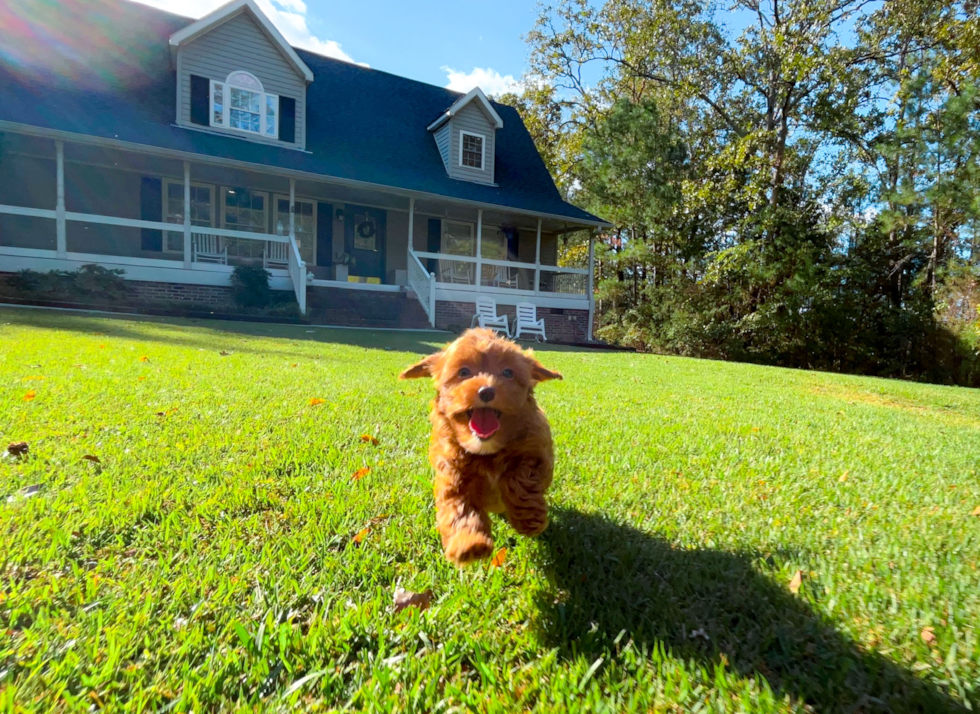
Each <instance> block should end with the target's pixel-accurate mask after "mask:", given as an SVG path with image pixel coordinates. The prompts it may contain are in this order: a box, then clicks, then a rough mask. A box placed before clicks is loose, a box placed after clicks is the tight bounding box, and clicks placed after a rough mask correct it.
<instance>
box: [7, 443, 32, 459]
mask: <svg viewBox="0 0 980 714" xmlns="http://www.w3.org/2000/svg"><path fill="white" fill-rule="evenodd" d="M30 450H31V447H30V446H28V445H27V442H26V441H15V442H13V443H12V444H7V453H8V454H10V455H11V456H16V457H17V458H21V457H24V456H27V452H29V451H30Z"/></svg>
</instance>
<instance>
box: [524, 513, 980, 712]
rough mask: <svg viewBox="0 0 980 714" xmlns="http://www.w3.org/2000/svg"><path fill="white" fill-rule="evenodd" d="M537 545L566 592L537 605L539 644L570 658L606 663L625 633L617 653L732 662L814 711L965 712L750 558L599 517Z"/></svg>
mask: <svg viewBox="0 0 980 714" xmlns="http://www.w3.org/2000/svg"><path fill="white" fill-rule="evenodd" d="M541 548H542V555H543V557H544V561H545V562H544V564H543V565H544V571H545V573H546V574H547V577H548V579H549V582H550V583H551V584H552V585H553V586H554V587H555V589H557V590H558V591H559V592H560V593H561V595H560V596H559V597H558V598H557V601H556V599H554V598H549V599H548V600H547V601H545V600H542V602H540V603H539V607H540V609H541V615H542V618H541V620H542V621H541V628H542V632H541V635H542V637H543V639H544V640H545V643H546V645H547V646H549V647H557V648H559V650H560V651H561V652H562V653H563V655H564V656H566V657H580V656H584V657H587V658H589V659H596V658H598V657H606V658H608V657H609V656H610V653H612V652H615V651H616V645H615V644H614V642H615V639H616V638H617V636H618V635H619V634H620V633H621V632H623V631H625V632H626V634H627V635H628V637H626V638H622V639H621V642H620V645H623V644H625V642H626V641H627V640H628V639H632V641H633V643H634V645H635V646H638V647H640V648H645V649H647V651H650V650H652V649H653V648H655V647H657V646H661V645H662V646H663V647H664V648H665V649H666V650H668V651H669V652H670V653H671V654H672V655H673V656H674V657H677V658H681V659H684V660H693V661H696V662H700V663H702V664H703V665H706V666H712V665H717V664H720V663H722V662H723V661H724V662H727V664H726V665H725V666H726V668H727V669H728V670H729V671H735V672H737V673H739V674H740V675H742V676H744V677H752V676H758V675H761V676H762V677H764V678H765V679H766V680H767V681H768V682H769V684H770V686H771V687H772V688H773V690H774V691H775V692H777V693H778V694H780V695H789V696H790V697H792V698H793V699H795V700H798V701H802V702H805V703H806V704H807V705H808V706H809V707H810V708H811V709H812V710H813V711H815V712H821V713H829V712H875V711H881V712H895V713H912V712H922V713H925V712H929V713H935V714H939V713H941V712H963V711H966V709H965V708H964V707H963V706H961V705H960V704H959V703H958V702H956V701H955V700H953V699H952V698H951V697H950V696H949V695H948V694H946V693H945V692H944V691H942V690H941V689H939V688H938V687H936V686H935V685H933V684H930V683H929V682H926V681H924V680H922V679H920V678H918V677H916V676H914V675H913V674H912V673H911V672H909V671H907V670H905V669H903V668H902V667H900V666H898V665H896V664H895V663H894V662H892V661H891V660H888V659H886V658H884V657H882V656H880V655H876V654H871V653H868V652H865V651H862V650H861V649H860V648H859V647H858V646H857V644H856V643H854V642H853V641H851V640H849V639H848V638H847V637H845V636H844V635H842V634H841V633H839V632H837V630H836V629H835V628H834V626H833V624H832V623H831V622H829V621H828V620H826V619H824V618H823V617H822V616H821V615H819V614H817V613H814V612H813V611H812V610H811V609H810V608H808V607H807V605H806V604H805V603H804V602H803V601H802V600H801V599H799V598H797V597H795V596H793V595H791V594H790V593H789V591H788V590H786V589H785V588H783V587H780V586H777V585H776V584H775V583H773V582H772V581H771V580H770V579H769V578H767V577H765V576H763V575H762V574H761V573H759V572H758V571H757V570H756V569H755V568H753V567H752V563H751V558H750V557H747V556H742V555H738V554H735V553H729V552H724V551H715V550H682V549H678V548H675V547H672V546H671V545H670V544H669V543H667V542H665V541H663V540H660V539H658V538H657V537H655V536H651V535H649V534H647V533H643V532H641V531H639V530H636V529H634V528H631V527H629V526H624V525H619V524H617V523H614V522H612V521H610V520H608V519H607V518H604V517H602V516H600V515H594V514H587V513H582V512H579V511H576V510H562V509H557V510H556V511H554V512H553V517H552V522H551V525H550V526H549V527H548V530H546V531H545V533H544V534H543V535H542V536H541ZM973 704H974V706H975V705H976V702H974V703H973ZM808 711H810V709H808Z"/></svg>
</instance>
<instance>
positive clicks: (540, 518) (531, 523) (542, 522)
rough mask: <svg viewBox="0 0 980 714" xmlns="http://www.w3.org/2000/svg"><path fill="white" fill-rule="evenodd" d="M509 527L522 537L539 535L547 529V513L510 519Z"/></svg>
mask: <svg viewBox="0 0 980 714" xmlns="http://www.w3.org/2000/svg"><path fill="white" fill-rule="evenodd" d="M510 525H511V526H512V527H513V528H514V530H515V531H517V532H518V533H519V534H520V535H522V536H536V535H541V533H543V532H544V530H545V528H547V527H548V512H547V511H542V512H541V513H535V514H534V515H530V516H523V517H521V518H514V517H513V516H511V517H510Z"/></svg>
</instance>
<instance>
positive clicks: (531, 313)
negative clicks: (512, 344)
mask: <svg viewBox="0 0 980 714" xmlns="http://www.w3.org/2000/svg"><path fill="white" fill-rule="evenodd" d="M524 333H527V334H529V335H534V339H535V340H540V341H542V342H547V341H548V338H547V337H546V336H545V334H544V318H541V319H540V320H539V319H538V309H537V307H535V306H534V304H533V303H529V302H522V303H520V304H518V306H517V325H516V327H515V329H514V339H515V340H516V339H518V338H520V336H521V335H522V334H524Z"/></svg>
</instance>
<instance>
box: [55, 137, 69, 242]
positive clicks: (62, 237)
mask: <svg viewBox="0 0 980 714" xmlns="http://www.w3.org/2000/svg"><path fill="white" fill-rule="evenodd" d="M54 149H55V156H56V158H57V162H56V163H57V170H58V193H57V198H56V201H57V203H56V204H55V221H56V223H57V227H56V241H57V246H56V247H57V249H58V257H59V258H67V257H68V231H67V228H66V224H65V142H63V141H56V142H54Z"/></svg>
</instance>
